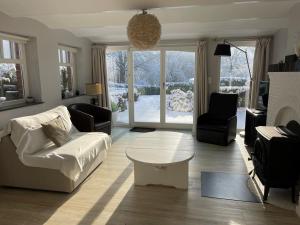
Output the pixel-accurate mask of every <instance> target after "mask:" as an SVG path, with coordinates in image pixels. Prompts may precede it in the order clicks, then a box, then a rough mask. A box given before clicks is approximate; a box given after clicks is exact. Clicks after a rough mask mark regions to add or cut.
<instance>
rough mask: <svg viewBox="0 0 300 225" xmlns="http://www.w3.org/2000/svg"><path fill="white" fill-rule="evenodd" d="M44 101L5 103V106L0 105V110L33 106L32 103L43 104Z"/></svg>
mask: <svg viewBox="0 0 300 225" xmlns="http://www.w3.org/2000/svg"><path fill="white" fill-rule="evenodd" d="M43 103H44V102H31V103H27V102H23V103H17V104H14V105H3V106H1V105H0V112H1V111H7V110H12V109H17V108H23V107H28V106H32V105H39V104H43Z"/></svg>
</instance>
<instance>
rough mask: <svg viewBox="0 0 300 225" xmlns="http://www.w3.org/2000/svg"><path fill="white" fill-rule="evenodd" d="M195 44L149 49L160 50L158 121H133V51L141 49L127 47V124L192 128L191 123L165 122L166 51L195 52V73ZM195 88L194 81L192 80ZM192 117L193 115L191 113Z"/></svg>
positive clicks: (133, 125)
mask: <svg viewBox="0 0 300 225" xmlns="http://www.w3.org/2000/svg"><path fill="white" fill-rule="evenodd" d="M196 50H197V48H196V46H166V47H157V48H153V49H150V50H149V51H160V122H136V121H134V75H133V72H134V71H133V52H134V51H141V50H138V49H136V48H129V51H128V95H129V97H128V102H129V126H130V127H135V126H145V127H153V128H173V129H192V126H193V124H185V123H166V51H185V52H195V74H196V68H197V65H196V64H197V60H196V58H197V55H196V54H197V51H196ZM146 51H147V50H146ZM194 90H195V82H194ZM193 117H194V115H193Z"/></svg>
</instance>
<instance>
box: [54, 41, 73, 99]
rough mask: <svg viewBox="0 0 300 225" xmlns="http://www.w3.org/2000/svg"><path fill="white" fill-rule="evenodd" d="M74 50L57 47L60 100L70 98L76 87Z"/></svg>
mask: <svg viewBox="0 0 300 225" xmlns="http://www.w3.org/2000/svg"><path fill="white" fill-rule="evenodd" d="M76 52H77V50H76V49H75V48H70V47H66V46H59V48H58V61H59V74H60V86H61V96H62V99H65V98H69V97H72V96H73V95H74V94H75V90H76V87H77V79H76V60H75V57H76Z"/></svg>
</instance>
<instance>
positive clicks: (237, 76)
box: [220, 42, 255, 129]
mask: <svg viewBox="0 0 300 225" xmlns="http://www.w3.org/2000/svg"><path fill="white" fill-rule="evenodd" d="M235 44H236V45H238V47H239V48H241V49H243V50H246V51H247V54H248V58H249V65H250V70H251V73H252V69H253V59H254V53H255V42H239V43H235ZM249 89H250V76H249V72H248V67H247V61H246V56H245V53H243V52H241V51H240V50H238V49H236V48H234V47H231V57H222V58H221V71H220V92H222V93H237V94H238V95H239V99H238V111H237V117H238V121H237V128H238V129H244V128H245V120H246V107H247V105H248V99H249Z"/></svg>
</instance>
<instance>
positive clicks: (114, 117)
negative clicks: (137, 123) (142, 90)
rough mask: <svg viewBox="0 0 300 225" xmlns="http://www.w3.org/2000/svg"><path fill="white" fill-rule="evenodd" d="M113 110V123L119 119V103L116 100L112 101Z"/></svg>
mask: <svg viewBox="0 0 300 225" xmlns="http://www.w3.org/2000/svg"><path fill="white" fill-rule="evenodd" d="M111 111H112V123H113V124H115V123H116V122H117V119H118V105H117V104H116V103H115V102H111Z"/></svg>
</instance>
